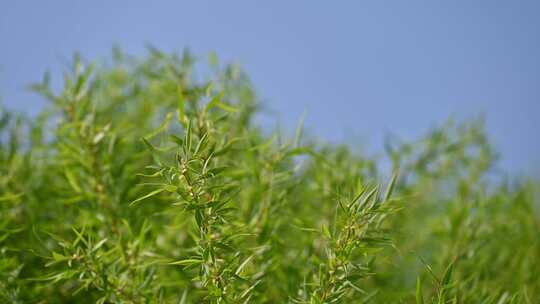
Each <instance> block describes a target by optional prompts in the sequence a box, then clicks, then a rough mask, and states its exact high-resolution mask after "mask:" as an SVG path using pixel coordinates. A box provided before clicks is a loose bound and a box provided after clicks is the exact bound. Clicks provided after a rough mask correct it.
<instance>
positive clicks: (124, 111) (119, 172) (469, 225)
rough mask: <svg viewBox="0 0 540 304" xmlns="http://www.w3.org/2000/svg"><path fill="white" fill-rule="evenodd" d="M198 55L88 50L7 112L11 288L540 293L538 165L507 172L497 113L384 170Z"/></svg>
mask: <svg viewBox="0 0 540 304" xmlns="http://www.w3.org/2000/svg"><path fill="white" fill-rule="evenodd" d="M194 64H195V60H194V58H193V56H192V55H191V54H190V53H189V52H184V54H183V55H182V56H177V55H169V54H164V53H162V52H160V51H158V50H155V49H151V50H150V54H149V55H148V57H147V58H145V59H142V60H141V59H137V58H133V57H131V56H128V55H125V54H123V53H122V52H121V51H119V50H115V52H114V56H113V60H112V62H110V63H102V64H94V65H85V64H84V63H83V62H82V60H81V59H79V58H75V60H74V64H73V67H72V68H70V70H69V72H68V73H66V76H65V79H64V85H63V86H62V88H61V90H58V91H55V90H52V89H51V88H50V85H49V80H48V77H45V78H44V80H43V82H42V83H39V84H35V85H33V86H32V89H33V90H34V91H36V92H38V93H40V94H41V95H42V96H43V97H44V98H46V99H48V100H49V101H50V104H51V106H50V107H48V108H47V109H46V110H44V111H43V112H42V113H41V114H40V115H39V116H37V117H34V118H27V117H25V116H24V115H16V114H13V113H10V112H7V111H3V112H1V115H0V173H1V174H0V302H2V303H313V304H316V303H368V302H369V303H415V302H416V303H439V304H442V303H494V304H503V303H536V302H537V301H538V299H540V280H539V279H538V275H539V274H540V238H539V237H538V236H539V235H540V217H539V211H538V207H539V205H538V183H537V182H535V181H532V180H525V179H521V180H518V181H502V182H501V181H500V179H497V178H496V176H495V175H494V174H493V173H492V172H491V169H492V168H493V166H494V163H495V161H496V154H495V153H494V151H493V149H492V147H491V145H490V144H489V141H488V139H487V137H486V135H485V132H484V130H483V127H482V123H481V122H477V121H473V122H470V123H457V124H456V123H454V122H452V121H450V122H448V123H446V124H444V125H442V126H441V127H439V128H437V129H435V130H432V131H431V132H430V133H429V134H428V135H427V136H425V137H424V138H422V139H420V140H418V141H415V142H410V143H403V142H399V141H395V140H394V141H389V142H388V143H387V149H386V152H387V153H386V155H387V156H388V161H387V162H388V163H390V164H391V165H392V168H393V171H392V172H382V173H380V168H381V167H384V166H381V162H383V163H384V162H386V160H384V159H382V160H381V159H376V158H372V157H369V156H366V155H363V154H360V153H355V152H353V151H352V150H351V149H350V148H349V147H347V146H335V145H321V144H318V143H316V142H315V141H314V140H312V139H309V138H308V139H306V138H302V127H301V126H300V127H299V128H298V130H297V131H296V133H295V136H294V138H288V137H287V136H286V135H283V134H280V133H277V132H275V133H270V134H269V133H268V132H266V131H263V130H261V129H260V128H258V127H256V126H255V125H254V124H253V122H252V120H253V117H254V115H255V114H257V110H258V108H259V105H258V103H257V98H256V94H255V93H254V91H253V89H252V87H251V84H250V82H249V80H248V78H247V76H246V75H245V74H244V73H243V72H242V71H241V70H240V69H239V68H238V67H237V66H234V65H226V66H221V65H219V64H218V61H217V57H216V56H215V55H212V56H211V64H210V66H209V68H207V69H205V71H206V72H205V73H206V74H208V75H207V76H206V78H205V79H207V80H206V81H201V80H197V79H201V77H197V75H196V74H195V72H196V71H195V70H194V68H193V67H194ZM390 173H392V174H390ZM389 176H392V177H389Z"/></svg>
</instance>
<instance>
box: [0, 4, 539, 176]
mask: <svg viewBox="0 0 540 304" xmlns="http://www.w3.org/2000/svg"><path fill="white" fill-rule="evenodd" d="M113 43H118V45H120V46H121V47H122V48H124V49H125V50H127V51H128V52H130V53H134V54H142V53H143V52H144V46H145V43H151V44H153V45H155V46H157V47H159V48H162V49H164V50H166V51H173V50H182V49H183V48H184V47H185V46H188V47H190V48H191V49H192V50H193V51H194V52H195V53H196V54H199V55H205V54H208V53H209V52H210V51H213V50H214V51H216V52H217V54H218V55H219V57H220V58H221V59H222V60H224V61H230V60H236V61H238V62H240V63H241V64H242V65H243V66H244V68H245V69H246V70H247V72H248V73H249V74H250V75H251V78H252V80H253V82H254V84H255V86H256V88H257V89H258V92H259V94H260V95H261V97H263V99H264V100H265V102H266V104H267V105H268V107H270V108H272V109H273V110H275V111H276V112H277V113H279V118H278V120H279V122H280V123H281V124H283V125H285V126H286V127H294V126H295V124H296V122H297V120H298V119H299V117H300V116H301V114H302V113H303V112H304V110H307V116H306V126H307V128H308V129H309V130H310V131H311V133H313V134H316V135H318V136H320V137H321V138H324V139H326V140H328V141H342V140H349V141H352V142H363V143H365V144H366V145H367V147H368V148H369V149H370V150H371V151H377V150H380V149H381V138H383V136H384V135H385V134H388V133H393V134H396V135H398V136H400V137H403V138H406V139H407V138H414V137H417V136H419V135H420V134H423V133H424V132H425V131H427V130H428V129H429V128H430V127H431V126H433V125H434V124H438V123H442V122H443V121H444V120H445V119H446V118H447V117H448V116H450V115H454V116H455V117H457V118H466V117H474V116H475V115H477V114H482V113H483V114H485V116H486V119H487V125H488V130H489V132H490V133H491V135H492V138H493V140H494V141H495V143H496V145H497V147H498V149H499V150H500V151H501V152H502V153H503V159H502V162H501V166H502V167H504V168H507V169H509V170H511V171H512V172H515V173H518V172H525V173H529V174H530V173H532V174H538V172H540V136H539V135H538V134H537V133H538V132H539V129H540V122H539V117H538V116H539V115H540V1H494V0H491V1H332V2H331V1H276V0H274V1H265V2H263V1H190V2H188V1H23V0H17V1H2V2H1V3H0V96H2V99H3V102H4V104H6V105H8V106H9V107H11V108H15V109H22V110H25V111H30V112H36V111H37V110H38V109H39V108H40V107H42V106H43V101H41V100H40V99H38V98H36V97H33V96H32V95H31V94H29V93H27V92H25V91H24V90H25V85H26V84H28V83H29V82H33V81H37V80H39V79H40V78H41V76H42V74H43V72H44V71H45V70H46V69H49V70H52V71H53V76H56V77H58V76H59V75H58V74H56V75H55V74H54V72H55V71H57V70H58V68H59V67H61V66H62V65H63V64H66V62H68V61H69V58H70V57H71V55H72V53H73V52H74V51H80V52H81V53H82V54H83V56H84V57H85V58H88V59H93V58H99V57H105V56H107V55H108V54H110V50H111V46H112V45H113ZM272 119H273V118H272ZM270 120H271V119H270Z"/></svg>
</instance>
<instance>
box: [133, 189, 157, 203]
mask: <svg viewBox="0 0 540 304" xmlns="http://www.w3.org/2000/svg"><path fill="white" fill-rule="evenodd" d="M163 191H165V189H164V188H160V189H157V190H154V191H152V192H150V193H148V194H147V195H144V196H142V197H139V198H138V199H136V200H134V201H132V202H131V203H129V205H130V206H133V205H134V204H136V203H138V202H140V201H142V200H145V199H147V198H149V197H152V196H154V195H157V194H159V193H161V192H163Z"/></svg>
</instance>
